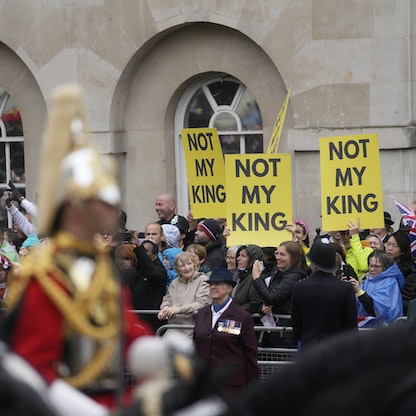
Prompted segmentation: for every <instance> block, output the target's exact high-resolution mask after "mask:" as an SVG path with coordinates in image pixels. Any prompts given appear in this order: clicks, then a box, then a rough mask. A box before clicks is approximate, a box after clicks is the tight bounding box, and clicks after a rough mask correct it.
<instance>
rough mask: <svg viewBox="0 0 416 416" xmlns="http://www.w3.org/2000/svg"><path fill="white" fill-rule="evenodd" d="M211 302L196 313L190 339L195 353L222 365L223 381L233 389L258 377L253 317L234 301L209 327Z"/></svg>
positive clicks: (214, 366) (243, 385)
mask: <svg viewBox="0 0 416 416" xmlns="http://www.w3.org/2000/svg"><path fill="white" fill-rule="evenodd" d="M211 321H212V312H211V305H209V306H205V307H203V308H201V309H200V310H199V311H198V313H197V316H196V321H195V331H194V342H195V349H196V352H197V354H198V356H199V357H200V358H201V359H202V360H203V361H205V362H206V363H208V364H209V365H210V366H211V367H213V368H219V367H222V368H226V369H227V370H228V371H229V372H228V377H227V378H226V381H225V385H226V386H227V387H228V388H229V389H230V390H231V391H234V392H237V391H240V390H242V389H244V388H245V387H246V386H247V385H248V384H249V383H251V382H253V381H256V380H258V379H259V377H260V370H259V366H258V364H257V359H258V352H257V339H256V334H255V331H254V326H253V318H252V317H251V315H250V314H249V313H248V312H247V311H245V310H244V309H243V308H242V307H241V306H239V305H237V304H236V303H235V302H234V301H232V302H231V304H230V305H229V307H228V308H227V309H226V310H225V311H224V313H223V314H222V315H221V316H220V317H219V319H218V321H217V323H216V324H215V326H214V328H213V329H212V328H211Z"/></svg>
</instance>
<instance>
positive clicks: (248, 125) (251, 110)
mask: <svg viewBox="0 0 416 416" xmlns="http://www.w3.org/2000/svg"><path fill="white" fill-rule="evenodd" d="M236 112H237V114H238V115H239V116H240V118H241V123H242V125H243V130H262V129H263V121H262V118H261V114H260V109H259V106H258V105H257V102H256V100H255V99H254V97H253V96H252V95H251V93H250V91H248V89H247V88H246V89H245V91H244V93H243V95H242V97H241V99H240V100H239V102H238V105H237V108H236Z"/></svg>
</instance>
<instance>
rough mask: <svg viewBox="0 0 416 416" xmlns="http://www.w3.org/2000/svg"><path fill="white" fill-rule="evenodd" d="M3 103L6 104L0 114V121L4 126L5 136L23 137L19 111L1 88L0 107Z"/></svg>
mask: <svg viewBox="0 0 416 416" xmlns="http://www.w3.org/2000/svg"><path fill="white" fill-rule="evenodd" d="M4 102H6V105H5V107H4V109H3V112H2V113H1V119H2V120H3V122H4V124H5V125H6V134H7V136H23V127H22V119H21V118H20V111H19V109H18V108H17V106H16V104H15V102H14V101H13V100H12V98H11V97H10V96H9V94H8V93H7V91H5V90H4V89H3V88H0V105H2V104H3V103H4Z"/></svg>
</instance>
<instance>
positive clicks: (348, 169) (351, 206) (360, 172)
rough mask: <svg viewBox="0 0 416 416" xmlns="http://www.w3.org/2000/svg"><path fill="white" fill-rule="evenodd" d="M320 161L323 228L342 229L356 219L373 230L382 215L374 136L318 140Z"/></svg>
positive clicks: (376, 149) (378, 164)
mask: <svg viewBox="0 0 416 416" xmlns="http://www.w3.org/2000/svg"><path fill="white" fill-rule="evenodd" d="M320 159H321V192H322V226H323V228H324V229H325V230H336V229H346V227H347V226H346V224H347V223H348V221H349V220H350V219H355V218H356V217H359V218H360V221H361V224H362V225H363V224H368V228H376V227H370V224H374V223H378V222H379V221H380V212H382V193H381V175H380V160H379V151H378V141H377V135H374V134H372V135H371V134H370V135H356V136H340V137H325V138H321V141H320ZM374 213H376V214H377V215H373V214H374Z"/></svg>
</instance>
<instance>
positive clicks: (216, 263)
mask: <svg viewBox="0 0 416 416" xmlns="http://www.w3.org/2000/svg"><path fill="white" fill-rule="evenodd" d="M194 243H196V244H201V246H204V247H205V249H206V250H207V255H208V257H207V260H206V264H207V265H208V267H209V268H210V270H214V269H215V268H216V267H227V264H226V262H225V247H224V240H223V238H222V235H221V227H220V225H219V223H218V221H216V220H214V219H210V218H207V219H205V220H203V221H201V222H200V223H199V224H198V227H197V229H196V231H195V237H194Z"/></svg>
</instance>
